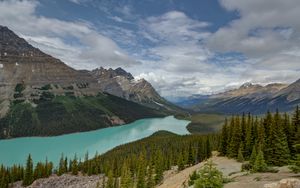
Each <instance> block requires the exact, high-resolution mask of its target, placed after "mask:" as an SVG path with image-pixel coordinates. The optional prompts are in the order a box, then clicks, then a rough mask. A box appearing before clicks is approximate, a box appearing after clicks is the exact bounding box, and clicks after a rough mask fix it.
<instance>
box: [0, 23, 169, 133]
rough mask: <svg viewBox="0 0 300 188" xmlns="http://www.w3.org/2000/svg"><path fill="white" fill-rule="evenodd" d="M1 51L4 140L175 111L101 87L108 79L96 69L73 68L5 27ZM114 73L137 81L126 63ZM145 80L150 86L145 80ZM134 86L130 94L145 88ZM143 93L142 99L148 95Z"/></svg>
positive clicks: (1, 31)
mask: <svg viewBox="0 0 300 188" xmlns="http://www.w3.org/2000/svg"><path fill="white" fill-rule="evenodd" d="M0 54H1V56H0V139H1V138H14V137H21V136H53V135H60V134H65V133H72V132H80V131H89V130H95V129H99V128H104V127H110V126H116V125H122V124H125V123H129V122H132V121H135V120H137V119H141V118H150V117H161V116H166V115H169V114H171V113H172V112H171V111H169V108H163V109H162V108H161V109H160V110H157V108H154V106H150V105H148V106H147V105H146V104H143V103H142V102H141V101H139V100H131V98H125V97H124V96H114V95H113V94H114V93H112V92H107V90H102V84H103V83H104V80H101V79H98V80H97V79H95V77H94V76H93V75H92V72H91V71H87V70H75V69H73V68H71V67H69V66H68V65H66V64H65V63H63V62H62V61H60V60H59V59H57V58H54V57H52V56H50V55H48V54H46V53H44V52H42V51H41V50H39V49H38V48H35V47H33V46H32V45H30V44H29V43H28V42H26V40H24V39H23V38H20V37H19V36H18V35H16V34H15V33H14V32H13V31H11V30H9V29H8V28H7V27H3V26H0ZM111 70H112V69H111ZM114 74H115V75H114V76H116V77H117V78H118V79H121V80H125V81H126V80H129V81H133V80H134V77H133V76H132V75H131V74H130V73H127V72H126V71H125V70H123V69H121V68H117V69H116V70H114ZM114 76H110V77H109V78H108V79H111V80H112V79H113V77H114ZM141 83H143V84H144V85H143V84H142V85H141V86H146V85H147V84H148V85H149V87H150V86H151V84H149V83H148V82H147V81H145V80H143V81H142V82H141ZM122 87H125V86H122ZM121 89H123V88H121ZM134 89H135V90H129V93H128V95H130V92H133V91H135V92H139V89H143V87H136V86H135V87H134ZM150 89H152V90H148V91H151V92H152V93H154V94H155V95H157V96H156V97H158V98H159V97H160V96H159V94H158V93H157V92H156V91H155V90H154V88H153V87H152V86H151V87H150ZM139 93H140V95H139V97H140V98H141V97H145V96H143V95H146V94H148V93H147V92H139ZM167 105H168V104H165V106H167ZM170 109H172V106H171V105H170ZM173 112H174V111H173Z"/></svg>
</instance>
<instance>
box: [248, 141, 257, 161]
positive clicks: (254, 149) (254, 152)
mask: <svg viewBox="0 0 300 188" xmlns="http://www.w3.org/2000/svg"><path fill="white" fill-rule="evenodd" d="M256 155H257V153H256V146H255V145H254V146H253V148H252V152H251V156H250V161H249V162H250V165H251V166H254V163H255V160H256Z"/></svg>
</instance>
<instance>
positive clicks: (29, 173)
mask: <svg viewBox="0 0 300 188" xmlns="http://www.w3.org/2000/svg"><path fill="white" fill-rule="evenodd" d="M32 182H33V162H32V158H31V155H30V154H29V156H28V158H27V162H26V169H25V174H24V180H23V185H24V186H28V185H30V184H32Z"/></svg>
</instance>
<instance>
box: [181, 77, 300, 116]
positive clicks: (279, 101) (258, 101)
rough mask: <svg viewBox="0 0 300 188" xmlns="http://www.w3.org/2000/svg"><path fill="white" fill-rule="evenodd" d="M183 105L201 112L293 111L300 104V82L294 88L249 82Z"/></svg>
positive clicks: (291, 86)
mask: <svg viewBox="0 0 300 188" xmlns="http://www.w3.org/2000/svg"><path fill="white" fill-rule="evenodd" d="M181 102H184V105H182V104H181V103H180V102H177V104H178V105H181V106H183V107H185V108H187V109H192V110H194V111H197V112H218V113H225V114H236V113H243V112H246V113H247V112H251V113H253V114H262V113H265V112H266V111H275V110H276V109H279V110H280V111H291V110H293V109H294V108H295V106H297V105H299V104H300V80H298V81H296V82H294V83H292V84H290V85H287V84H279V83H274V84H269V85H266V86H261V85H258V84H252V83H245V84H243V85H242V86H240V87H239V88H237V89H233V90H229V91H226V92H223V93H219V94H213V95H210V96H205V97H203V96H200V97H198V98H197V97H196V98H195V97H193V98H192V99H191V100H189V99H187V100H186V101H181Z"/></svg>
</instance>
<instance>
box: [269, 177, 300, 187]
mask: <svg viewBox="0 0 300 188" xmlns="http://www.w3.org/2000/svg"><path fill="white" fill-rule="evenodd" d="M264 188H300V180H299V179H296V178H288V179H282V180H280V181H279V182H277V183H270V184H266V185H264Z"/></svg>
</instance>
